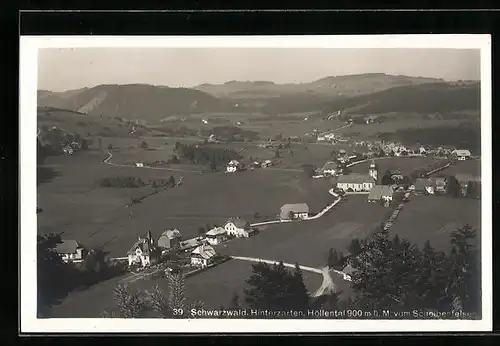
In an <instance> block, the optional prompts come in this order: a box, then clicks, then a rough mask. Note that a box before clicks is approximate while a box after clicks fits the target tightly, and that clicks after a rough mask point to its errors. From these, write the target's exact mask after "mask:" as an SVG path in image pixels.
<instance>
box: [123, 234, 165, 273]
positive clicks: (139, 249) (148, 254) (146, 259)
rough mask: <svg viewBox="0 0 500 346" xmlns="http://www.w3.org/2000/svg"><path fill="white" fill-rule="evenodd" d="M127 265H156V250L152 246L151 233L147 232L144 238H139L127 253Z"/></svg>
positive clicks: (157, 254) (157, 255) (153, 245)
mask: <svg viewBox="0 0 500 346" xmlns="http://www.w3.org/2000/svg"><path fill="white" fill-rule="evenodd" d="M127 256H128V265H129V266H131V265H134V264H138V265H141V266H143V267H146V266H149V265H152V264H156V263H157V262H158V258H159V253H158V248H157V247H156V245H155V244H154V240H153V237H152V236H151V232H148V234H147V236H146V238H141V237H139V239H138V240H137V241H136V242H135V244H134V245H133V246H132V247H131V248H130V250H129V251H128V252H127Z"/></svg>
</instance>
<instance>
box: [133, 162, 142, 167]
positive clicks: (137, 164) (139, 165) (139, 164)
mask: <svg viewBox="0 0 500 346" xmlns="http://www.w3.org/2000/svg"><path fill="white" fill-rule="evenodd" d="M135 166H136V167H144V164H143V163H142V162H136V163H135Z"/></svg>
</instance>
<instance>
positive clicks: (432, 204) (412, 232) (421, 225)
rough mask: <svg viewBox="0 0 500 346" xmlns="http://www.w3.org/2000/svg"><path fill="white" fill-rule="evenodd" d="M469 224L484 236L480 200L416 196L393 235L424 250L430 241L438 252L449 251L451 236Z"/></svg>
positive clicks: (399, 220) (401, 214)
mask: <svg viewBox="0 0 500 346" xmlns="http://www.w3.org/2000/svg"><path fill="white" fill-rule="evenodd" d="M465 224H469V225H470V226H472V227H473V228H476V229H477V231H478V236H480V228H481V202H480V201H478V200H475V199H470V198H451V197H444V196H412V197H410V201H409V202H408V203H406V204H405V206H404V208H403V210H401V212H400V213H399V215H398V218H397V219H396V221H395V222H394V224H393V226H392V228H391V229H390V232H391V233H393V234H398V235H399V236H400V237H402V238H405V239H408V240H409V241H411V242H413V243H414V244H416V245H418V246H420V247H421V246H423V245H424V243H425V241H426V240H430V241H431V244H432V246H434V247H435V248H436V249H439V250H441V251H446V252H448V251H449V250H450V233H451V232H452V231H454V230H456V229H457V228H459V227H462V226H464V225H465ZM478 240H479V239H478Z"/></svg>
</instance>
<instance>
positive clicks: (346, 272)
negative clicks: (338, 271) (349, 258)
mask: <svg viewBox="0 0 500 346" xmlns="http://www.w3.org/2000/svg"><path fill="white" fill-rule="evenodd" d="M357 271H358V270H357V269H356V268H354V267H353V266H351V265H350V264H348V265H346V266H345V267H344V269H342V274H343V276H344V280H347V281H352V275H353V274H354V273H355V272H357Z"/></svg>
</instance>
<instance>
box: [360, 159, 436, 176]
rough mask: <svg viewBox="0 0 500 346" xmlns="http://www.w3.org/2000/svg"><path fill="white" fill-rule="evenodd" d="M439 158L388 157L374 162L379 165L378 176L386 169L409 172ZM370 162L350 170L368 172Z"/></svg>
mask: <svg viewBox="0 0 500 346" xmlns="http://www.w3.org/2000/svg"><path fill="white" fill-rule="evenodd" d="M438 160H440V159H434V158H430V157H390V158H389V157H388V158H384V159H381V160H377V161H376V163H377V165H378V167H379V176H380V177H382V176H383V175H384V172H385V171H386V170H388V169H389V170H396V169H398V170H400V171H401V173H402V174H403V175H404V174H410V173H411V172H413V171H415V170H416V169H418V168H425V167H427V166H428V165H430V164H432V163H434V162H436V161H438ZM369 166H370V162H369V161H367V162H363V163H360V164H358V165H355V166H352V167H351V170H352V172H353V173H368V168H369Z"/></svg>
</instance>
